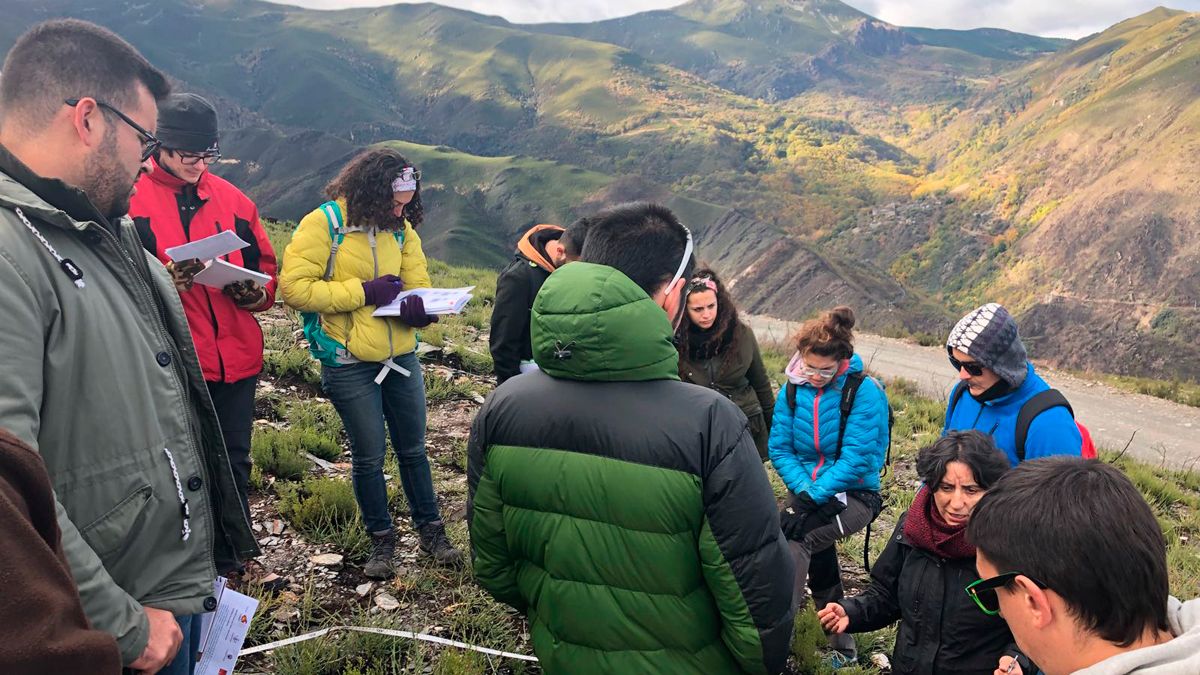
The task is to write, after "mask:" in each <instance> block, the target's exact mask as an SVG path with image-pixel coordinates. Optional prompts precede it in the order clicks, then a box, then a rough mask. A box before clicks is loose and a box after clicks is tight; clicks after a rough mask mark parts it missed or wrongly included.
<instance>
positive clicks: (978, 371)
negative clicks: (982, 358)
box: [950, 356, 984, 377]
mask: <svg viewBox="0 0 1200 675" xmlns="http://www.w3.org/2000/svg"><path fill="white" fill-rule="evenodd" d="M950 365H952V366H954V369H955V370H957V371H962V370H966V371H967V374H968V375H970V376H971V377H979V376H980V375H982V374H983V368H984V365H983V364H982V363H979V362H978V361H959V360H958V359H956V358H954V357H953V356H951V357H950Z"/></svg>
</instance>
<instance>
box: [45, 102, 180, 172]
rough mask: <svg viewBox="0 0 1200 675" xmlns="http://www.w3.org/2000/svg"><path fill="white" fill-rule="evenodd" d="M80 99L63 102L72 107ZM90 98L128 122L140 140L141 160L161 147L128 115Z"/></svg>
mask: <svg viewBox="0 0 1200 675" xmlns="http://www.w3.org/2000/svg"><path fill="white" fill-rule="evenodd" d="M80 100H81V99H78V98H69V99H67V100H66V101H64V102H65V103H66V104H67V105H69V106H71V107H72V108H74V107H75V106H77V105H79V101H80ZM92 100H93V101H95V102H96V105H98V106H100V107H101V108H103V109H105V110H107V111H109V112H111V113H112V114H114V115H116V116H117V117H120V118H121V121H122V122H124V123H125V124H128V125H129V126H130V127H132V128H133V130H134V131H136V132H137V134H138V137H139V138H140V139H141V141H142V160H141V161H143V162H144V161H146V160H148V159H150V156H151V155H153V154H154V153H155V152H157V151H158V149H159V148H161V147H162V141H160V140H158V138H156V137H155V136H154V134H152V133H150V132H149V131H146V130H145V129H143V128H142V125H140V124H138V123H137V122H134V121H133V120H131V119H129V115H126V114H125V113H123V112H121V111H120V110H117V109H116V108H114V107H113V106H111V105H109V104H107V103H105V102H104V101H101V100H100V99H98V98H94V99H92Z"/></svg>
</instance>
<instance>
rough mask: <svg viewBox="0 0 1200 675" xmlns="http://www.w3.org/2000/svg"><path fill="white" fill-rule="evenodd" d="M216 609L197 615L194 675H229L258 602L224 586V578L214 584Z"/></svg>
mask: <svg viewBox="0 0 1200 675" xmlns="http://www.w3.org/2000/svg"><path fill="white" fill-rule="evenodd" d="M213 595H214V596H215V597H216V598H217V609H216V610H215V611H212V612H209V613H207V614H202V615H200V621H201V627H200V654H199V655H198V656H197V657H196V658H197V660H196V670H195V671H193V672H194V675H231V673H233V667H234V665H235V664H237V658H238V653H239V652H240V651H241V650H242V644H243V643H244V642H245V641H246V634H247V633H249V632H250V622H251V621H253V620H254V612H256V611H257V610H258V600H255V599H254V598H252V597H250V596H248V595H243V594H241V593H238V592H237V591H234V590H230V589H228V588H226V587H225V579H224V577H218V578H217V580H216V581H214V582H213Z"/></svg>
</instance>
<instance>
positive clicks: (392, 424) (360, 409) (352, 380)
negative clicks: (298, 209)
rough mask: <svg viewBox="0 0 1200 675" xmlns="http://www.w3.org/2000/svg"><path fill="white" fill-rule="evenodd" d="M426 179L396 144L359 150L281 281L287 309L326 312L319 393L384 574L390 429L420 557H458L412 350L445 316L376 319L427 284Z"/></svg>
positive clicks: (403, 314) (411, 312) (412, 300)
mask: <svg viewBox="0 0 1200 675" xmlns="http://www.w3.org/2000/svg"><path fill="white" fill-rule="evenodd" d="M420 178H421V174H420V172H419V171H417V170H416V169H415V168H414V167H413V166H412V165H410V164H409V162H408V161H407V160H405V159H404V157H403V156H401V155H400V153H398V152H396V151H395V150H393V149H390V148H376V149H370V150H366V151H364V152H362V153H361V154H359V155H358V156H357V157H355V158H354V159H352V160H351V161H350V163H349V164H347V165H346V166H345V167H344V168H343V169H342V170H341V172H340V173H339V174H338V176H337V177H336V178H334V179H333V181H332V182H331V183H330V184H329V185H328V186H326V188H325V191H326V193H327V194H328V195H329V197H330V199H332V200H333V201H331V202H326V203H325V204H322V205H321V207H320V208H317V209H315V210H314V211H312V212H311V213H309V214H308V215H307V216H305V217H304V218H303V219H302V220H301V221H300V225H299V226H298V227H297V228H296V232H295V233H294V234H293V235H292V241H291V243H289V244H288V246H287V249H286V250H285V251H284V254H283V272H282V273H281V274H280V275H279V285H280V289H281V290H282V291H283V298H284V301H285V302H286V303H287V304H288V305H289V306H291V307H294V308H295V309H298V310H301V311H303V312H314V313H318V314H319V315H320V324H319V327H317V326H316V325H315V324H314V325H313V326H309V327H307V328H312V329H313V332H311V333H310V332H309V330H307V328H306V335H307V336H308V338H309V341H310V343H318V344H315V345H314V350H313V351H314V354H318V353H320V355H321V386H322V388H323V389H324V390H325V394H326V395H327V396H329V399H330V400H331V401H332V402H333V405H334V407H335V408H336V409H337V411H338V414H339V415H340V416H341V418H342V423H343V424H344V425H345V427H346V433H347V434H348V435H349V437H350V454H351V459H352V464H353V469H352V471H351V478H352V482H353V485H354V496H355V499H356V500H357V501H358V507H359V509H360V510H361V511H362V516H363V523H364V524H365V525H366V528H367V531H368V532H370V534H371V539H372V543H373V549H372V553H371V557H370V559H369V560H368V561H367V564H366V566H365V568H364V573H365V574H366V575H367V576H368V577H371V578H375V579H386V578H388V577H390V576H391V575H392V557H393V554H394V553H395V547H396V531H395V528H394V527H393V523H392V517H391V514H390V513H389V512H388V499H387V485H386V483H385V481H384V477H383V460H384V454H385V452H386V448H387V435H388V434H389V433H390V435H391V438H392V446H393V447H394V448H395V452H396V458H397V460H398V461H399V465H400V483H401V485H402V486H403V488H404V494H405V497H407V499H408V503H409V505H410V506H411V508H412V519H413V524H414V526H415V527H416V528H417V532H418V533H419V534H420V540H421V550H422V551H424V552H425V553H427V554H429V555H431V556H433V557H434V559H435V560H436V561H437V562H438V563H441V564H451V565H454V564H458V563H459V562H460V561H461V555H460V554H459V552H458V551H457V550H456V549H455V548H454V547H453V546H452V545H451V544H450V542H449V540H447V539H446V530H445V526H444V525H443V523H442V518H441V516H440V515H439V512H438V505H437V495H436V494H435V493H434V489H433V477H432V474H431V472H430V469H429V458H428V456H427V455H426V452H425V381H424V378H423V376H422V374H421V364H420V362H419V361H418V359H417V356H416V351H415V350H416V346H417V338H416V329H418V328H424V327H425V326H428V325H429V324H430V323H432V322H434V321H436V320H437V317H434V316H429V315H427V314H425V307H424V303H423V302H422V301H421V298H420V297H418V296H408V297H406V298H403V299H402V300H401V301H400V305H399V316H396V317H376V316H374V315H373V314H374V312H375V310H376V309H377V308H378V307H383V306H386V305H389V304H391V303H392V302H393V301H394V300H395V299H396V296H397V295H399V294H400V292H401V291H402V290H404V289H414V288H428V287H429V286H430V280H429V271H428V269H427V267H426V263H425V253H424V252H423V251H422V250H421V238H420V237H419V236H417V233H416V230H415V227H416V226H419V225H420V224H421V220H422V218H423V216H424V212H423V210H422V208H421V191H420ZM335 242H336V243H337V246H336V252H335V248H334V246H335ZM385 419H386V422H387V427H386V430H385V427H384V421H385Z"/></svg>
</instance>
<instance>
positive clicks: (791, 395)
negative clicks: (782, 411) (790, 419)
mask: <svg viewBox="0 0 1200 675" xmlns="http://www.w3.org/2000/svg"><path fill="white" fill-rule="evenodd" d="M784 393H786V394H787V402H788V407H789V408H791V409H792V414H793V415H794V414H796V385H794V384H792V383H791V381H789V382H788V383H787V384H786V385H784Z"/></svg>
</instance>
